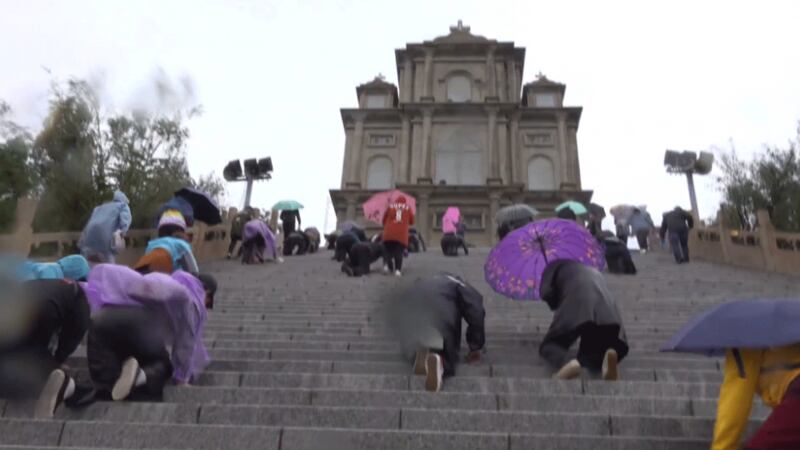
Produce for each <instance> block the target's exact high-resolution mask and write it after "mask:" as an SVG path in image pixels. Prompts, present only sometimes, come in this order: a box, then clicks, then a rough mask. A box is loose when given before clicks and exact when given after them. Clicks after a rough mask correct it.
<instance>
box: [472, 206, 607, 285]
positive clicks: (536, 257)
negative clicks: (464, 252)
mask: <svg viewBox="0 0 800 450" xmlns="http://www.w3.org/2000/svg"><path fill="white" fill-rule="evenodd" d="M561 259H569V260H574V261H579V262H581V263H583V264H585V265H587V266H590V267H594V268H596V269H598V270H602V269H603V267H604V265H605V256H604V252H603V247H601V246H600V244H599V243H598V242H597V240H596V239H595V238H594V237H592V235H591V234H589V232H588V231H587V230H586V229H585V228H583V227H582V226H580V225H578V224H577V223H575V222H574V221H571V220H564V219H546V220H540V221H538V222H533V223H530V224H528V225H526V226H524V227H522V228H519V229H517V230H515V231H513V232H511V233H510V234H509V235H508V236H506V237H505V239H503V240H502V241H501V242H500V243H499V244H497V246H496V247H495V248H494V249H493V250H492V252H491V253H490V254H489V258H488V259H487V260H486V265H485V266H484V276H485V277H486V282H487V283H489V286H491V287H492V289H494V290H495V292H498V293H500V294H503V295H505V296H506V297H509V298H512V299H514V300H537V299H540V298H541V297H539V284H540V283H541V279H542V274H543V273H544V270H545V268H546V267H547V265H548V264H550V263H551V262H553V261H557V260H561Z"/></svg>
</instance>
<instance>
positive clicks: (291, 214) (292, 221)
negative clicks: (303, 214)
mask: <svg viewBox="0 0 800 450" xmlns="http://www.w3.org/2000/svg"><path fill="white" fill-rule="evenodd" d="M280 218H281V222H283V226H284V227H286V226H288V227H289V229H292V230H294V229H295V228H297V227H299V226H300V223H301V222H300V211H298V210H296V209H293V210H286V211H281V215H280ZM287 224H289V225H287Z"/></svg>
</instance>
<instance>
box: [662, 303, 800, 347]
mask: <svg viewBox="0 0 800 450" xmlns="http://www.w3.org/2000/svg"><path fill="white" fill-rule="evenodd" d="M798 324H800V300H788V299H786V300H737V301H732V302H729V303H723V304H722V305H719V306H716V307H714V308H712V309H710V310H708V311H706V312H704V313H702V314H700V315H698V316H696V317H694V318H693V319H692V320H690V321H689V323H687V324H686V325H684V327H683V328H682V329H681V330H680V331H678V332H677V333H676V334H675V335H674V336H673V337H672V338H671V339H670V340H669V341H667V343H666V344H664V346H663V347H661V351H663V352H683V353H703V354H707V355H719V354H722V353H724V352H725V350H727V349H734V348H747V349H760V348H770V347H781V346H784V345H790V344H795V343H800V326H798Z"/></svg>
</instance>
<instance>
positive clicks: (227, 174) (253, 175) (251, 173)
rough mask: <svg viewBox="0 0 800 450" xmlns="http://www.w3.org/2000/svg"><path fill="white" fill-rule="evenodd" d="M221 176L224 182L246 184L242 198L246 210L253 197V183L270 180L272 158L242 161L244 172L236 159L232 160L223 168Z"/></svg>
mask: <svg viewBox="0 0 800 450" xmlns="http://www.w3.org/2000/svg"><path fill="white" fill-rule="evenodd" d="M222 176H223V177H224V178H225V180H226V181H230V182H238V181H245V182H247V187H246V188H245V197H244V207H245V208H247V207H248V206H250V200H251V198H252V196H253V182H255V181H257V180H269V179H272V158H270V157H266V158H261V159H259V160H256V159H255V158H251V159H246V160H245V161H244V170H242V164H241V163H240V162H239V160H238V159H236V160H233V161H231V162H229V163H228V165H227V166H225V169H224V170H223V171H222Z"/></svg>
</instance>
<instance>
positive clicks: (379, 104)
mask: <svg viewBox="0 0 800 450" xmlns="http://www.w3.org/2000/svg"><path fill="white" fill-rule="evenodd" d="M385 107H386V96H385V95H377V94H370V95H367V108H385Z"/></svg>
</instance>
